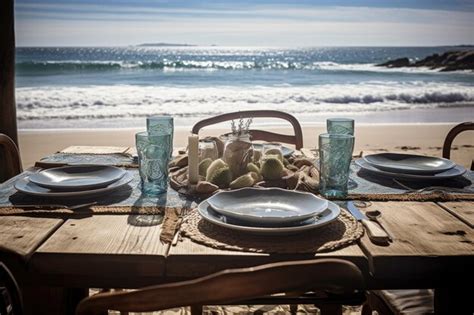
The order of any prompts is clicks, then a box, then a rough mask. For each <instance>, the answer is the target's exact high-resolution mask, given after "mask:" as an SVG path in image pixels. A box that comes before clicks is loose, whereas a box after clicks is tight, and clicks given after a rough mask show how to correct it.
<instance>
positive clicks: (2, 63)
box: [0, 0, 18, 146]
mask: <svg viewBox="0 0 474 315" xmlns="http://www.w3.org/2000/svg"><path fill="white" fill-rule="evenodd" d="M13 2H14V0H1V1H0V133H4V134H6V135H7V136H9V137H10V138H12V140H13V141H14V142H15V144H16V145H17V146H18V131H17V127H16V105H15V30H14V8H13Z"/></svg>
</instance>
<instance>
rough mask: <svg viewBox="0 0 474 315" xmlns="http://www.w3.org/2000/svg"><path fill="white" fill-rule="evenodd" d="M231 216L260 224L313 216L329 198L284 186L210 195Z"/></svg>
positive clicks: (214, 205) (218, 209) (216, 207)
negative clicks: (283, 187) (288, 188)
mask: <svg viewBox="0 0 474 315" xmlns="http://www.w3.org/2000/svg"><path fill="white" fill-rule="evenodd" d="M207 203H208V204H209V205H210V206H211V207H212V208H213V209H214V210H215V211H216V212H218V213H220V214H222V215H225V216H226V217H228V218H233V219H236V220H240V221H245V222H249V223H253V224H260V225H272V224H276V225H282V224H290V223H295V222H300V221H303V220H306V219H308V218H311V217H314V216H316V215H317V214H319V213H321V212H323V211H324V210H325V209H327V207H328V201H327V200H325V199H321V198H318V197H316V196H315V195H313V194H310V193H307V192H299V191H294V190H286V189H281V188H241V189H236V190H231V191H223V192H219V193H217V194H215V195H213V196H212V197H210V198H208V199H207Z"/></svg>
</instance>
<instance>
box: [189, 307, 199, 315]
mask: <svg viewBox="0 0 474 315" xmlns="http://www.w3.org/2000/svg"><path fill="white" fill-rule="evenodd" d="M201 314H202V305H191V315H201Z"/></svg>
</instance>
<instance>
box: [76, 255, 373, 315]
mask: <svg viewBox="0 0 474 315" xmlns="http://www.w3.org/2000/svg"><path fill="white" fill-rule="evenodd" d="M363 288H364V280H363V277H362V273H361V271H360V270H359V269H358V268H357V267H356V266H355V265H354V264H353V263H350V262H347V261H343V260H339V259H319V260H306V261H304V260H303V261H291V262H278V263H272V264H267V265H261V266H257V267H251V268H242V269H228V270H224V271H221V272H218V273H215V274H212V275H209V276H205V277H202V278H198V279H195V280H190V281H183V282H176V283H170V284H163V285H158V286H151V287H146V288H143V289H139V290H135V291H119V292H104V293H98V294H96V295H93V296H90V297H88V298H86V299H84V300H82V301H81V302H80V303H79V305H78V307H77V310H76V314H77V315H86V314H102V313H103V312H105V311H107V310H109V309H112V310H118V311H121V312H149V311H158V310H164V309H169V308H174V307H181V306H189V305H191V306H192V305H203V304H205V305H216V304H225V303H232V302H238V301H242V300H248V299H251V298H257V297H261V296H266V295H270V294H276V293H283V292H294V291H298V292H307V291H311V290H335V291H337V292H338V293H342V292H350V293H352V292H354V290H359V289H363ZM192 309H193V308H192Z"/></svg>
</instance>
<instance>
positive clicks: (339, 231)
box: [181, 209, 364, 254]
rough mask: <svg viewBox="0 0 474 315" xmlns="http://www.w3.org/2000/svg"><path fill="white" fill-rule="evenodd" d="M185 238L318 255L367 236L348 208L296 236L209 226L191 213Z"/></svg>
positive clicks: (222, 246) (263, 250) (230, 246)
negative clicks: (328, 221)
mask: <svg viewBox="0 0 474 315" xmlns="http://www.w3.org/2000/svg"><path fill="white" fill-rule="evenodd" d="M181 233H182V235H183V236H185V237H187V238H190V239H191V240H192V241H194V242H197V243H200V244H203V245H206V246H209V247H212V248H217V249H224V250H234V251H246V252H257V253H279V254H284V253H293V254H294V253H301V254H308V253H310V254H314V253H318V252H328V251H334V250H337V249H340V248H342V247H346V246H348V245H350V244H353V243H354V242H356V241H357V240H358V239H359V238H361V237H362V235H363V234H364V230H363V228H362V225H361V224H360V223H359V222H357V221H356V220H355V219H354V217H353V216H352V215H351V214H349V212H347V211H346V210H344V209H341V214H340V215H339V217H338V218H337V219H336V220H335V221H333V222H331V223H329V224H327V225H325V226H322V227H319V228H317V229H314V230H311V231H306V232H302V233H298V234H295V235H271V236H270V235H266V236H265V235H256V234H248V233H240V232H238V231H234V230H230V229H226V228H223V227H220V226H217V225H215V224H212V223H209V222H207V221H205V220H204V219H202V218H201V216H200V215H199V213H198V212H197V211H194V210H193V211H191V212H190V214H189V215H187V216H186V217H185V218H184V221H183V224H182V226H181Z"/></svg>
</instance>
